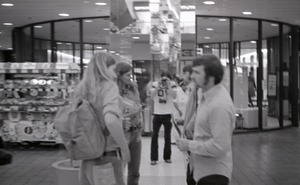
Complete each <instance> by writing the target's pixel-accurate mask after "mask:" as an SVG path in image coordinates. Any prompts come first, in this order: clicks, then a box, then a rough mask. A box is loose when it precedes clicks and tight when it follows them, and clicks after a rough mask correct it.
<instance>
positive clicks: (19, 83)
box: [0, 63, 80, 143]
mask: <svg viewBox="0 0 300 185" xmlns="http://www.w3.org/2000/svg"><path fill="white" fill-rule="evenodd" d="M79 74H80V68H79V66H78V65H77V64H75V63H0V136H1V137H2V138H3V140H4V141H8V142H55V143H61V142H62V141H61V139H60V137H59V136H58V132H57V131H56V130H55V128H54V126H53V118H54V116H55V114H56V112H57V111H58V109H59V108H60V107H61V106H64V105H66V104H68V103H69V99H70V98H71V96H72V94H73V89H74V86H75V85H76V84H77V83H78V81H79Z"/></svg>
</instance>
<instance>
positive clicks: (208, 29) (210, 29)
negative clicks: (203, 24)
mask: <svg viewBox="0 0 300 185" xmlns="http://www.w3.org/2000/svg"><path fill="white" fill-rule="evenodd" d="M206 30H207V31H213V30H214V29H213V28H206Z"/></svg>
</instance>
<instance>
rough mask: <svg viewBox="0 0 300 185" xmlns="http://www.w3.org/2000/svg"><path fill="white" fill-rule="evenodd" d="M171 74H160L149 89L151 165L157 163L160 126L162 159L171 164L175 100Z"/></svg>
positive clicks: (174, 85)
mask: <svg viewBox="0 0 300 185" xmlns="http://www.w3.org/2000/svg"><path fill="white" fill-rule="evenodd" d="M171 78H172V76H171V74H170V73H167V72H164V71H163V72H162V73H161V79H159V80H158V81H156V82H153V84H152V89H151V98H152V99H153V105H154V110H153V114H154V118H153V134H152V139H151V156H150V158H151V163H150V164H151V165H155V164H156V163H157V161H158V135H159V130H160V127H161V125H164V130H165V134H164V137H165V146H164V155H163V158H164V160H165V162H166V163H171V162H172V160H171V129H172V123H171V116H172V113H173V110H174V99H175V98H176V91H175V90H173V88H175V87H176V84H175V82H173V81H171Z"/></svg>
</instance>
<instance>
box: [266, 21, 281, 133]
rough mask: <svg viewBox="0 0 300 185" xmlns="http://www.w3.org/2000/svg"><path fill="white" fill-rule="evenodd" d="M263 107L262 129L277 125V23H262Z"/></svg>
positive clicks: (276, 126)
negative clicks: (264, 121) (264, 114)
mask: <svg viewBox="0 0 300 185" xmlns="http://www.w3.org/2000/svg"><path fill="white" fill-rule="evenodd" d="M262 30H263V33H262V37H263V40H262V43H263V47H262V52H263V79H262V80H263V82H264V83H263V107H264V111H265V112H266V114H267V115H268V116H267V125H263V128H264V129H268V128H278V127H279V105H280V104H279V25H278V24H276V23H272V22H263V23H262Z"/></svg>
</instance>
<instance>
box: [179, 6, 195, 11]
mask: <svg viewBox="0 0 300 185" xmlns="http://www.w3.org/2000/svg"><path fill="white" fill-rule="evenodd" d="M180 8H181V10H195V9H196V6H195V5H181V6H180Z"/></svg>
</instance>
